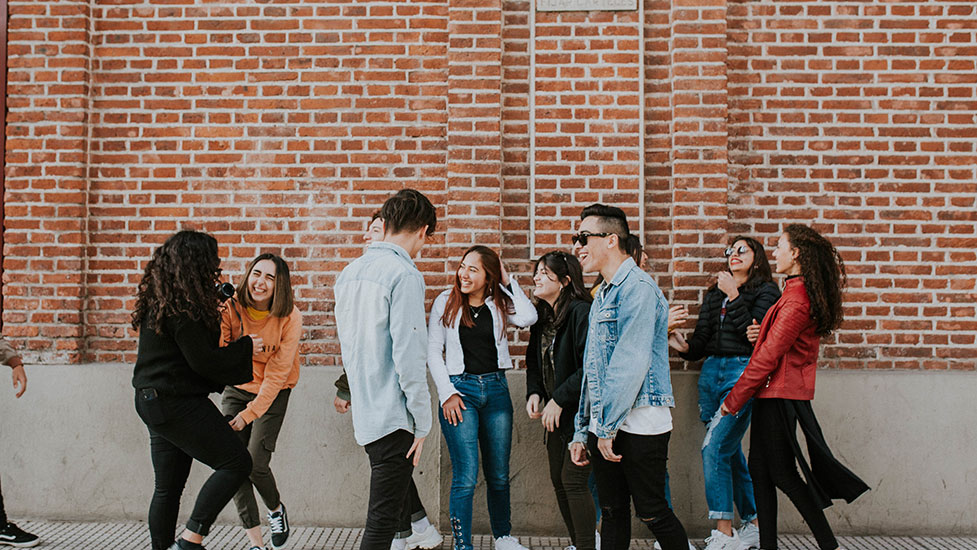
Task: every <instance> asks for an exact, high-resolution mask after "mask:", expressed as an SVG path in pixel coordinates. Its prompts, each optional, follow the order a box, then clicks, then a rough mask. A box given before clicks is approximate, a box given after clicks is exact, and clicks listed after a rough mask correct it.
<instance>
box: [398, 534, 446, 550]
mask: <svg viewBox="0 0 977 550" xmlns="http://www.w3.org/2000/svg"><path fill="white" fill-rule="evenodd" d="M442 542H444V537H443V536H441V535H438V540H437V541H435V540H434V539H431V540H430V541H427V540H426V541H424V542H419V543H417V544H408V545H407V550H416V549H417V548H420V549H421V550H432V549H433V548H437V547H438V546H441V543H442Z"/></svg>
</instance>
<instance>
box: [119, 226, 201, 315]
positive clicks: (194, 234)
mask: <svg viewBox="0 0 977 550" xmlns="http://www.w3.org/2000/svg"><path fill="white" fill-rule="evenodd" d="M219 276H220V257H219V256H218V255H217V239H215V238H214V237H211V236H210V235H208V234H206V233H201V232H199V231H192V230H184V231H180V232H178V233H176V234H175V235H173V236H171V237H170V238H169V239H166V242H165V243H163V244H162V245H161V246H160V247H159V248H157V249H156V250H155V251H153V257H152V259H150V260H149V263H148V264H146V271H145V272H144V273H143V276H142V280H141V281H139V294H138V298H137V299H136V309H135V311H133V312H132V328H134V329H136V330H139V328H140V326H141V325H142V324H143V323H144V322H145V324H146V326H147V327H148V328H150V329H152V330H154V331H156V333H157V334H162V333H163V322H164V320H165V319H166V318H167V317H172V316H178V315H182V316H186V317H189V318H190V319H192V320H194V321H199V322H202V323H203V324H204V326H206V327H207V328H208V329H211V330H219V329H220V312H219V311H218V307H219V306H220V298H219V297H218V293H217V290H216V284H217V282H218V280H219V279H218V278H219Z"/></svg>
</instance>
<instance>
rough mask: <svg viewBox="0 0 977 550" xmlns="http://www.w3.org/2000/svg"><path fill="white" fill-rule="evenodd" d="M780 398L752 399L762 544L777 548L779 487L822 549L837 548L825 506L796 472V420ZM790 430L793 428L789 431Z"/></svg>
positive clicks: (752, 472)
mask: <svg viewBox="0 0 977 550" xmlns="http://www.w3.org/2000/svg"><path fill="white" fill-rule="evenodd" d="M778 401H780V400H779V399H756V400H754V401H753V424H752V427H751V431H750V459H749V465H750V476H751V477H752V478H753V493H754V496H755V497H756V510H757V519H758V520H759V523H760V547H761V548H763V549H764V550H776V548H777V489H778V488H779V489H780V490H781V491H783V492H784V494H786V495H787V497H788V498H790V501H791V502H792V503H793V504H794V507H795V508H797V511H798V512H800V513H801V517H803V518H804V521H805V522H807V526H808V527H809V528H810V529H811V532H812V533H813V534H814V538H815V539H816V540H817V542H818V546H819V547H820V548H821V550H835V549H836V548H838V541H837V540H835V536H834V533H832V532H831V526H830V525H828V520H827V518H825V517H824V510H822V509H821V507H820V506H819V505H818V504H817V502H816V501H815V499H814V495H813V494H812V493H811V490H810V488H809V487H808V486H807V484H806V483H804V480H803V479H802V478H801V476H800V474H799V473H797V464H796V459H795V455H794V448H793V444H792V443H791V436H790V434H791V433H793V432H794V431H795V430H796V426H797V422H796V420H795V421H793V422H789V423H788V422H787V421H786V419H785V418H784V416H783V414H781V412H780V411H781V409H780V408H779V406H778V403H777V402H778ZM788 430H790V431H789V432H788Z"/></svg>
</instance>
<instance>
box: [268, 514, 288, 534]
mask: <svg viewBox="0 0 977 550" xmlns="http://www.w3.org/2000/svg"><path fill="white" fill-rule="evenodd" d="M284 516H285V514H283V513H281V512H275V513H273V514H271V515H270V516H268V523H269V524H270V525H271V532H272V533H284V532H285V517H284Z"/></svg>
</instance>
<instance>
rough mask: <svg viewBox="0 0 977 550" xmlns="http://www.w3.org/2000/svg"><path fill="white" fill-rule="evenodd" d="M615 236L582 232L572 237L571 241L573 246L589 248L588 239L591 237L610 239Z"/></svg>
mask: <svg viewBox="0 0 977 550" xmlns="http://www.w3.org/2000/svg"><path fill="white" fill-rule="evenodd" d="M613 234H614V233H591V232H589V231H581V232H579V233H577V234H576V235H574V236H573V237H570V240H571V241H573V244H577V243H580V246H587V239H589V238H590V237H610V236H611V235H613Z"/></svg>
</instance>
